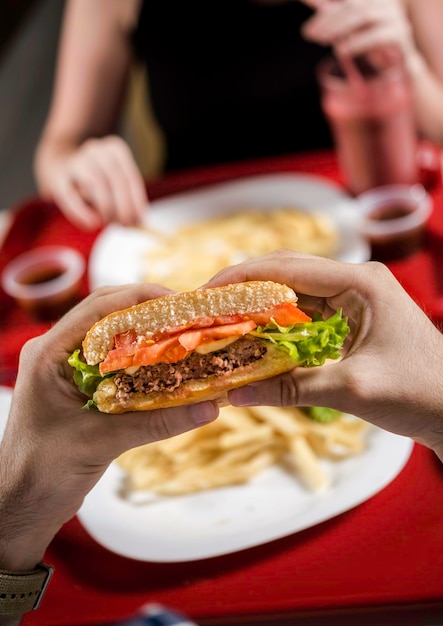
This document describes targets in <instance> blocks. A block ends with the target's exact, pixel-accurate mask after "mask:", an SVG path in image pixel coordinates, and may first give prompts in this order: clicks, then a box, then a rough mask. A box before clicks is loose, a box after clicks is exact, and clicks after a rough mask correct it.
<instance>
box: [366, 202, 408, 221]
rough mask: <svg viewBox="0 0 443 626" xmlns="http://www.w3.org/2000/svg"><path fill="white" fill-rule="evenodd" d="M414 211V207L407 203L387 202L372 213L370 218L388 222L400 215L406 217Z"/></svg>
mask: <svg viewBox="0 0 443 626" xmlns="http://www.w3.org/2000/svg"><path fill="white" fill-rule="evenodd" d="M413 212H414V207H411V206H408V205H406V204H387V205H385V206H382V207H380V208H379V209H376V210H375V211H374V212H373V213H371V214H370V215H369V219H370V220H373V221H377V222H386V221H387V220H396V219H398V218H400V217H406V216H407V215H410V214H411V213H413Z"/></svg>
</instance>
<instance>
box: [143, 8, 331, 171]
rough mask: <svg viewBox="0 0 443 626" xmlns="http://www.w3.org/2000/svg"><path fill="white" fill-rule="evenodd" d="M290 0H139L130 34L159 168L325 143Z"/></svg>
mask: <svg viewBox="0 0 443 626" xmlns="http://www.w3.org/2000/svg"><path fill="white" fill-rule="evenodd" d="M311 14H312V12H311V10H310V9H309V8H307V7H306V6H305V5H303V4H302V3H300V2H298V1H297V0H295V1H292V2H288V3H278V2H277V3H275V4H265V3H263V4H261V3H258V2H257V3H255V2H253V1H252V0H194V1H193V0H190V1H188V0H145V1H144V2H143V6H142V9H141V15H140V20H139V24H138V27H137V29H136V32H135V33H134V47H135V51H136V54H137V57H138V58H139V59H140V60H142V61H143V62H144V63H146V66H147V69H148V75H149V81H150V84H149V89H150V97H151V100H152V106H153V109H154V113H155V115H156V118H157V120H158V122H159V124H160V126H161V128H162V129H163V132H164V134H165V139H166V142H167V154H168V157H167V164H166V169H167V170H173V169H179V168H185V167H192V166H199V165H205V164H211V163H222V162H226V161H235V160H241V159H250V158H255V157H258V158H261V157H265V156H271V155H283V154H288V153H294V152H297V151H302V150H309V149H314V148H320V147H326V146H330V145H331V137H330V133H329V129H328V126H327V124H326V122H325V120H324V117H323V115H322V113H321V109H320V100H319V91H318V87H317V82H316V75H315V68H316V65H317V64H318V62H319V60H320V59H322V58H323V57H325V56H326V55H327V54H328V50H327V49H326V48H322V47H320V46H317V45H315V44H311V43H308V42H306V41H305V40H304V39H303V38H302V37H301V35H300V34H299V30H300V26H301V24H303V22H304V21H305V20H306V19H307V18H308V17H309V16H310V15H311Z"/></svg>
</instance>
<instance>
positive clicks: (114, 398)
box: [69, 281, 349, 413]
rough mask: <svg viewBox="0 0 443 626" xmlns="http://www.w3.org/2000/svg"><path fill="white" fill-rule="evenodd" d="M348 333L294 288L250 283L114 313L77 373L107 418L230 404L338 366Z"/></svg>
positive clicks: (80, 355)
mask: <svg viewBox="0 0 443 626" xmlns="http://www.w3.org/2000/svg"><path fill="white" fill-rule="evenodd" d="M348 332H349V327H348V325H347V321H346V319H345V318H343V317H342V314H341V311H337V312H336V313H335V314H334V315H333V316H332V317H330V318H329V319H328V320H323V319H316V318H311V317H310V316H309V315H307V314H306V313H304V312H303V311H302V310H301V309H300V308H299V307H298V306H297V295H296V294H295V292H294V291H293V290H292V289H291V288H290V287H288V286H286V285H282V284H280V283H275V282H272V281H249V282H245V283H236V284H231V285H226V286H223V287H215V288H210V289H201V290H195V291H186V292H180V293H170V294H167V295H164V296H161V297H158V298H155V299H153V300H148V301H147V302H143V303H141V304H137V305H134V306H132V307H130V308H128V309H125V310H122V311H117V312H114V313H111V314H109V315H107V316H106V317H104V318H103V319H101V320H100V321H98V322H97V323H96V324H94V326H93V327H92V328H91V329H90V330H89V331H88V333H87V334H86V336H85V338H84V340H83V342H82V347H81V349H80V348H79V349H77V350H75V351H74V352H73V354H72V355H71V356H70V358H69V363H70V365H72V367H74V369H75V372H74V381H75V383H76V384H77V386H78V387H79V389H80V391H81V392H82V393H83V394H85V395H86V396H88V398H89V400H88V402H87V403H86V406H87V407H89V408H90V407H92V406H95V407H97V408H98V409H99V410H100V411H102V412H104V413H124V412H127V411H144V410H150V409H158V408H166V407H172V406H178V405H183V404H189V403H193V402H200V401H203V400H218V401H220V403H222V402H223V401H224V400H223V399H226V393H227V391H229V390H230V389H234V388H236V387H240V386H242V385H246V384H248V383H251V382H254V381H259V380H263V379H266V378H270V377H272V376H276V375H278V374H282V373H284V372H288V371H290V370H292V369H293V368H295V367H298V366H305V367H310V366H316V365H323V364H324V363H325V361H326V359H337V358H339V357H340V349H341V348H342V346H343V342H344V340H345V338H346V336H347V334H348Z"/></svg>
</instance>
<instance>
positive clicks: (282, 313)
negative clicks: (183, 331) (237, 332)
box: [249, 302, 311, 326]
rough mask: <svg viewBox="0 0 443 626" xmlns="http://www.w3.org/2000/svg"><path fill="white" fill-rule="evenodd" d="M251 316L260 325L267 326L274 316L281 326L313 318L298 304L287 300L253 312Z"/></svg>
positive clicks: (308, 320)
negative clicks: (265, 309) (272, 306)
mask: <svg viewBox="0 0 443 626" xmlns="http://www.w3.org/2000/svg"><path fill="white" fill-rule="evenodd" d="M249 317H250V318H251V319H252V320H254V322H255V323H256V324H257V325H258V326H265V325H266V324H267V323H268V322H269V321H270V319H271V318H273V319H274V320H275V321H276V322H277V324H278V325H279V326H291V324H298V323H299V322H310V321H311V318H310V317H309V315H306V313H303V311H302V310H301V309H299V308H298V306H297V305H296V304H293V303H292V302H285V303H284V304H279V305H278V306H276V307H274V308H272V309H268V310H267V311H262V312H261V313H252V314H251V315H249Z"/></svg>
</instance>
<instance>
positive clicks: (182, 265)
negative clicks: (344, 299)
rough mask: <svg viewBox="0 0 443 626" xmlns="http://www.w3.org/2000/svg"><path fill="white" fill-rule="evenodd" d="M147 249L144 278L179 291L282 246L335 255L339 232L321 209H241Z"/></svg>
mask: <svg viewBox="0 0 443 626" xmlns="http://www.w3.org/2000/svg"><path fill="white" fill-rule="evenodd" d="M156 240H157V243H156V245H155V246H154V248H153V249H151V250H149V253H147V255H146V261H145V268H146V270H145V272H144V280H145V281H146V282H159V283H161V284H163V285H166V286H167V287H170V288H171V289H176V290H177V291H186V290H188V289H195V288H196V287H199V286H200V285H202V284H203V283H205V282H206V281H207V280H209V279H210V278H211V277H212V276H214V274H216V273H217V272H218V271H219V270H221V269H223V268H224V267H227V266H229V265H234V264H236V263H240V262H241V261H244V260H246V259H248V258H251V257H255V256H261V255H263V254H268V253H270V252H273V251H274V250H278V249H280V248H288V249H291V250H296V251H298V252H308V253H310V254H316V255H319V256H326V257H327V256H334V254H335V253H336V249H337V242H338V234H337V229H336V227H335V225H334V224H333V223H332V222H331V221H330V220H329V219H328V218H327V217H326V216H325V215H323V214H320V213H307V212H304V211H301V210H297V209H295V208H293V207H278V208H275V209H273V210H270V211H266V212H265V211H260V210H255V209H251V210H248V211H246V210H243V211H240V210H239V211H238V212H236V213H233V214H229V215H224V216H222V217H218V218H214V219H209V220H204V221H200V222H197V223H195V224H191V225H189V226H186V227H184V228H181V229H179V230H178V231H177V232H175V233H173V234H171V235H169V236H167V235H161V234H158V233H156Z"/></svg>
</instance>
